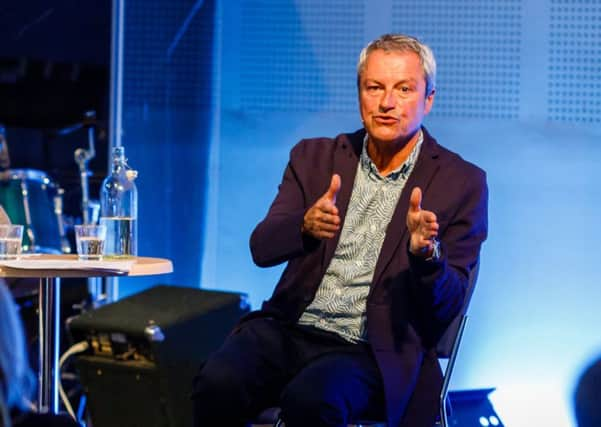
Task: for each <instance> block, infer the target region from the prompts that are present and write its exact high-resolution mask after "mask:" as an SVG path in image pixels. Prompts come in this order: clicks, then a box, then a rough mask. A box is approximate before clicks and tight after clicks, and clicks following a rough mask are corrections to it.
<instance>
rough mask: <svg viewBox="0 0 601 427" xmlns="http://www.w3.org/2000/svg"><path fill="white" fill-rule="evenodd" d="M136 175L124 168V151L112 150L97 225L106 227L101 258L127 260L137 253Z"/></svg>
mask: <svg viewBox="0 0 601 427" xmlns="http://www.w3.org/2000/svg"><path fill="white" fill-rule="evenodd" d="M136 177H137V172H136V171H134V170H132V169H131V168H130V167H129V166H128V165H127V160H126V159H125V149H124V147H122V146H119V147H114V148H113V154H112V170H111V172H110V174H109V175H108V176H107V177H106V178H105V179H104V181H103V182H102V189H101V193H100V223H101V224H103V225H105V226H106V241H105V243H104V256H105V257H107V258H127V257H130V256H135V255H137V254H138V241H137V239H138V230H137V228H138V190H137V188H136V184H135V182H134V180H135V179H136Z"/></svg>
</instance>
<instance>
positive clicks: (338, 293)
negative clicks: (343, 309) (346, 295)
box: [334, 289, 342, 295]
mask: <svg viewBox="0 0 601 427" xmlns="http://www.w3.org/2000/svg"><path fill="white" fill-rule="evenodd" d="M334 293H335V294H336V295H342V291H341V290H340V289H336V290H335V291H334Z"/></svg>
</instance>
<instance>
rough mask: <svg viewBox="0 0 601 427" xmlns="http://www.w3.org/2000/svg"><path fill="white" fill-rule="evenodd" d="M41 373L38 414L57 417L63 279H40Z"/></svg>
mask: <svg viewBox="0 0 601 427" xmlns="http://www.w3.org/2000/svg"><path fill="white" fill-rule="evenodd" d="M38 296H39V305H38V316H39V327H40V372H39V376H38V380H39V381H38V410H39V412H50V413H52V414H56V413H58V381H59V374H60V372H59V366H58V352H59V343H60V332H61V329H60V314H61V313H60V299H61V292H60V278H58V277H57V278H54V277H46V278H41V279H40V289H39V294H38Z"/></svg>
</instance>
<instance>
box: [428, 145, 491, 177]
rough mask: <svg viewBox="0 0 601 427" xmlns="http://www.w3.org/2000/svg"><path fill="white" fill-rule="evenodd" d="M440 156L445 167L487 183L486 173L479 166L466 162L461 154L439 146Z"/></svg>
mask: <svg viewBox="0 0 601 427" xmlns="http://www.w3.org/2000/svg"><path fill="white" fill-rule="evenodd" d="M437 149H438V155H439V156H440V159H441V160H442V161H443V163H444V164H445V166H446V167H447V168H449V169H452V170H460V171H461V173H462V174H464V175H468V176H470V177H472V178H473V179H479V180H484V181H486V171H485V170H484V169H482V168H481V167H479V166H478V165H476V164H474V163H472V162H470V161H468V160H465V159H464V158H463V157H462V156H461V155H460V154H458V153H456V152H454V151H452V150H450V149H448V148H446V147H443V146H442V145H439V144H437Z"/></svg>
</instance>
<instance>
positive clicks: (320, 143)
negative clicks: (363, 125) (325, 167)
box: [290, 130, 365, 159]
mask: <svg viewBox="0 0 601 427" xmlns="http://www.w3.org/2000/svg"><path fill="white" fill-rule="evenodd" d="M361 133H362V131H361V130H359V131H357V132H354V133H341V134H339V135H337V136H336V137H334V138H330V137H317V138H305V139H302V140H300V141H299V142H298V143H297V144H295V145H294V147H292V150H291V151H290V156H291V158H293V159H294V158H296V157H301V158H303V157H312V156H314V155H319V156H324V155H326V156H327V155H328V154H332V153H334V152H335V151H336V150H337V149H338V148H342V149H346V148H347V147H350V148H351V149H353V151H355V152H357V149H358V150H359V153H360V148H361V144H362V143H363V136H362V135H361ZM364 133H365V131H363V134H364Z"/></svg>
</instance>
